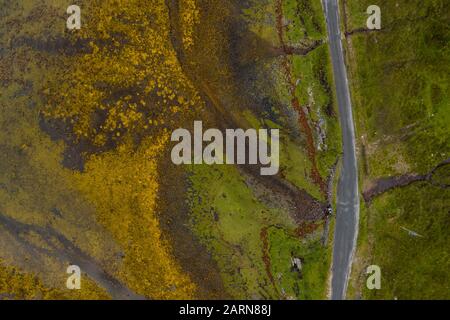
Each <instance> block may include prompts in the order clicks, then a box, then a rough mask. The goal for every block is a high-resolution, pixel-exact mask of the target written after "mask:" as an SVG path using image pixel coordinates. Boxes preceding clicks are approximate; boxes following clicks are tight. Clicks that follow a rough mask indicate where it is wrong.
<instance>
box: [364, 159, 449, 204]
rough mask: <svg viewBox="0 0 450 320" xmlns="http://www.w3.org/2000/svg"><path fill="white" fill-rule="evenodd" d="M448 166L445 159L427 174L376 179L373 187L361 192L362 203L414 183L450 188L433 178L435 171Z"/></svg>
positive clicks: (447, 161)
mask: <svg viewBox="0 0 450 320" xmlns="http://www.w3.org/2000/svg"><path fill="white" fill-rule="evenodd" d="M449 164H450V159H447V160H445V161H443V162H441V163H440V164H438V165H437V166H436V167H434V168H433V169H432V170H431V171H430V172H429V173H427V174H423V175H420V174H413V173H410V174H405V175H401V176H396V177H388V178H380V179H377V180H376V181H375V182H374V186H372V187H370V188H367V189H366V190H364V192H363V197H364V201H366V202H368V203H369V202H370V201H372V200H373V198H375V197H377V196H379V195H382V194H383V193H385V192H387V191H390V190H392V189H396V188H401V187H406V186H409V185H410V184H412V183H415V182H421V181H422V182H423V181H426V182H429V183H431V184H432V185H433V186H435V187H439V188H450V185H449V184H443V183H438V182H436V181H435V180H434V179H433V177H434V174H435V173H436V171H437V170H438V169H440V168H442V167H445V166H447V165H449Z"/></svg>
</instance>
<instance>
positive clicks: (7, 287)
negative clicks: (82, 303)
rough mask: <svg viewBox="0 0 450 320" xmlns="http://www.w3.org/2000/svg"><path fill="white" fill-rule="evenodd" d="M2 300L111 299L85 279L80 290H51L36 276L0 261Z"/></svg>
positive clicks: (0, 293)
mask: <svg viewBox="0 0 450 320" xmlns="http://www.w3.org/2000/svg"><path fill="white" fill-rule="evenodd" d="M2 299H20V300H30V299H39V300H40V299H87V300H91V299H109V296H108V295H107V294H106V292H104V291H103V290H102V289H100V288H99V287H97V286H96V285H95V284H94V283H93V282H92V281H91V280H90V279H88V278H83V282H82V287H81V289H80V290H68V289H62V288H58V289H57V288H50V287H48V286H46V285H45V284H44V283H43V282H42V281H41V280H40V279H39V277H37V276H36V275H33V274H31V273H26V272H23V271H22V270H19V269H17V268H15V267H11V266H7V265H5V264H4V263H3V262H2V261H1V260H0V300H2Z"/></svg>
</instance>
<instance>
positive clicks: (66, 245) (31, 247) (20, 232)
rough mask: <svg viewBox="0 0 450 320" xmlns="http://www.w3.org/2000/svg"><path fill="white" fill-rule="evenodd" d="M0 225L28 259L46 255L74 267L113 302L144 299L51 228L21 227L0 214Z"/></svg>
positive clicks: (25, 225)
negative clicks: (36, 240)
mask: <svg viewBox="0 0 450 320" xmlns="http://www.w3.org/2000/svg"><path fill="white" fill-rule="evenodd" d="M0 225H3V226H4V227H5V229H6V230H7V232H8V233H10V234H11V236H12V237H14V239H16V240H17V242H18V243H20V244H21V245H22V247H23V248H24V249H25V250H26V251H28V252H29V253H30V254H31V255H32V256H36V255H46V256H51V257H54V258H56V259H58V260H59V261H60V262H61V263H65V264H76V265H78V266H79V267H80V268H81V270H82V271H83V272H85V273H86V274H87V275H88V276H89V277H90V278H91V279H93V280H94V281H96V282H97V283H98V284H99V285H100V286H102V287H103V288H104V289H105V290H106V291H107V292H108V294H109V295H110V296H111V297H112V298H113V299H143V298H144V297H142V296H139V295H137V294H135V293H134V292H132V291H130V290H129V289H128V288H127V287H126V286H125V285H123V284H122V283H121V282H119V281H118V280H117V279H116V278H114V277H113V276H111V275H110V274H108V273H107V272H106V271H105V270H103V269H102V267H100V265H99V263H98V262H96V261H95V260H94V259H93V258H92V257H90V256H88V255H87V254H85V253H84V252H83V251H82V250H81V249H79V248H78V247H76V246H75V245H74V244H73V243H72V242H71V241H70V240H69V239H67V238H66V237H65V236H64V235H62V234H60V233H59V232H57V231H56V230H54V229H53V228H52V227H50V226H46V227H40V226H36V225H29V224H25V223H22V222H20V221H17V220H14V219H13V218H10V217H8V216H6V215H4V214H1V213H0ZM30 233H34V234H37V235H38V236H39V238H40V239H41V240H42V241H43V242H44V243H45V245H46V247H47V248H42V247H38V246H37V245H35V244H33V243H31V242H30V241H29V240H28V239H27V235H29V234H30Z"/></svg>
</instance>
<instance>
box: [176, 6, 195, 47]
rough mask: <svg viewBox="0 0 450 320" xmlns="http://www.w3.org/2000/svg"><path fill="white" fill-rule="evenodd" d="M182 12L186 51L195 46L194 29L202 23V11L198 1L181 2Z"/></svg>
mask: <svg viewBox="0 0 450 320" xmlns="http://www.w3.org/2000/svg"><path fill="white" fill-rule="evenodd" d="M180 11H181V19H182V21H181V22H182V30H183V46H184V49H185V50H188V49H190V48H191V47H192V46H193V45H194V28H195V26H196V25H197V24H198V23H199V22H200V11H199V10H198V7H197V3H196V0H181V1H180Z"/></svg>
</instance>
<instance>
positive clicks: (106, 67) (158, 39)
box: [42, 0, 201, 145]
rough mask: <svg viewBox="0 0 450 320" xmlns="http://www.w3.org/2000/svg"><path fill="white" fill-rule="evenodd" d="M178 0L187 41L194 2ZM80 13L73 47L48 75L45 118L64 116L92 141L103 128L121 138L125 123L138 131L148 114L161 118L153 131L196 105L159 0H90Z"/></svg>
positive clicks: (78, 133) (98, 140) (127, 128)
mask: <svg viewBox="0 0 450 320" xmlns="http://www.w3.org/2000/svg"><path fill="white" fill-rule="evenodd" d="M184 2H186V4H183V5H182V6H183V8H184V9H183V10H182V11H183V12H184V14H183V25H184V26H186V28H184V30H185V37H184V38H185V40H186V42H185V43H186V44H192V33H193V25H194V24H195V21H197V20H198V10H197V9H196V7H195V2H194V1H192V0H189V1H183V3H184ZM83 21H84V23H83V28H81V30H79V32H77V33H73V34H72V35H71V37H72V40H73V43H74V47H75V48H73V50H79V51H80V52H79V54H75V55H67V56H65V57H64V58H62V59H57V61H55V63H57V64H58V65H59V66H60V68H61V71H62V70H64V72H55V73H54V74H52V77H50V78H49V79H48V80H47V81H46V86H47V88H45V90H43V92H42V94H43V95H44V96H45V97H46V101H47V107H46V108H45V109H44V110H43V112H42V114H43V115H45V116H46V117H47V118H58V119H66V120H70V123H71V124H72V125H73V131H74V133H75V134H76V136H78V137H79V138H87V139H88V140H89V141H91V142H94V143H95V144H97V145H98V144H99V143H101V141H103V140H105V139H104V137H105V135H106V136H109V137H111V139H112V140H113V141H120V140H121V139H120V138H119V137H121V136H122V133H123V131H127V132H131V133H136V134H139V133H140V132H141V131H142V130H143V129H144V127H145V126H148V124H149V120H155V121H156V122H155V123H157V124H159V126H155V125H154V126H153V127H151V128H150V129H153V131H152V132H154V130H159V128H160V126H161V125H162V124H171V123H173V121H174V119H176V117H174V115H175V114H177V113H178V114H180V113H182V114H188V113H189V112H191V111H192V109H193V106H200V105H201V103H200V97H199V96H198V94H197V92H196V90H195V89H194V86H193V85H192V84H191V83H190V81H189V80H188V78H187V77H186V76H185V75H184V73H183V71H182V68H181V66H180V64H179V61H178V59H177V57H176V53H175V51H174V49H173V46H172V43H171V40H170V32H169V31H170V23H169V16H168V11H167V7H166V5H165V1H164V0H157V1H156V0H155V1H150V2H142V1H137V0H126V1H125V0H117V1H103V0H102V1H90V2H89V4H86V5H85V6H84V8H83ZM77 46H78V47H80V48H78V49H77V48H76V47H77ZM180 97H181V98H180ZM169 104H170V106H172V105H173V104H175V108H171V107H169ZM117 131H120V133H119V134H117ZM97 135H102V137H100V138H97Z"/></svg>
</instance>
